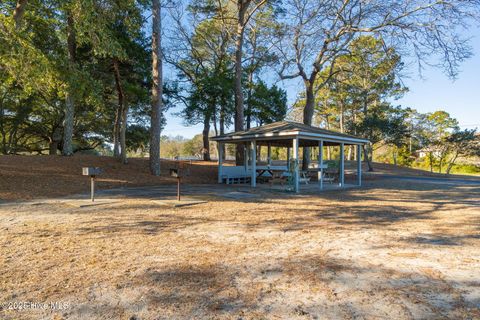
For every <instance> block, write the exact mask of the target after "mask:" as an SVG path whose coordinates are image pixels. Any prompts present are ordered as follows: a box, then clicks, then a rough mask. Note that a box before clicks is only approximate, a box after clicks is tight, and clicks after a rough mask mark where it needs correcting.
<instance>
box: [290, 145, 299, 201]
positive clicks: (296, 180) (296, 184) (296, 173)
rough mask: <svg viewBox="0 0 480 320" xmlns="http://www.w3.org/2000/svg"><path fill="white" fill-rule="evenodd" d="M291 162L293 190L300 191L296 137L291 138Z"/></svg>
mask: <svg viewBox="0 0 480 320" xmlns="http://www.w3.org/2000/svg"><path fill="white" fill-rule="evenodd" d="M292 147H293V161H294V162H293V163H294V172H293V183H294V190H295V192H299V191H300V172H299V170H300V168H299V167H300V166H299V161H298V138H294V139H293V146H292Z"/></svg>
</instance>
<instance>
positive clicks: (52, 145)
mask: <svg viewBox="0 0 480 320" xmlns="http://www.w3.org/2000/svg"><path fill="white" fill-rule="evenodd" d="M57 150H58V141H57V140H50V142H49V143H48V154H49V155H51V156H54V155H56V154H57Z"/></svg>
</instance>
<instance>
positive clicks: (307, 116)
mask: <svg viewBox="0 0 480 320" xmlns="http://www.w3.org/2000/svg"><path fill="white" fill-rule="evenodd" d="M304 84H305V98H306V100H305V108H304V109H303V123H304V124H306V125H309V126H311V125H312V120H313V113H314V111H315V95H314V93H313V81H309V80H305V81H304ZM309 163H310V148H308V147H305V148H303V162H302V170H308V165H309Z"/></svg>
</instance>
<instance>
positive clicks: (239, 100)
mask: <svg viewBox="0 0 480 320" xmlns="http://www.w3.org/2000/svg"><path fill="white" fill-rule="evenodd" d="M249 4H250V2H249V1H247V2H244V1H243V0H238V3H237V7H238V21H237V34H236V39H235V131H243V130H244V123H245V115H244V105H243V90H242V73H243V68H242V53H243V37H244V31H245V12H246V11H247V8H248V5H249ZM243 161H244V149H243V148H242V146H241V145H240V144H238V145H237V148H236V154H235V162H236V164H237V165H243Z"/></svg>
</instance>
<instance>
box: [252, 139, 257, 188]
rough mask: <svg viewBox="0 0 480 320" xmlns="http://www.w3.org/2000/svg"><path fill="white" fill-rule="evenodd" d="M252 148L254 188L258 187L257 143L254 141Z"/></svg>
mask: <svg viewBox="0 0 480 320" xmlns="http://www.w3.org/2000/svg"><path fill="white" fill-rule="evenodd" d="M250 146H251V149H250V150H251V159H252V178H251V184H252V187H256V186H257V142H256V141H255V140H253V141H252V142H251V144H250Z"/></svg>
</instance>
